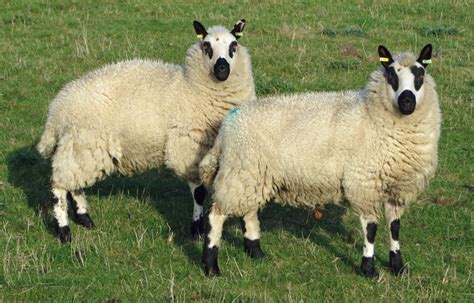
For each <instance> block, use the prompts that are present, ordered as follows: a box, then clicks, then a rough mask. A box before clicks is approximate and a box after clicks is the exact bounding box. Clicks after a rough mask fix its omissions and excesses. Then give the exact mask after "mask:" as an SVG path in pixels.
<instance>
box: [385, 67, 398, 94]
mask: <svg viewBox="0 0 474 303" xmlns="http://www.w3.org/2000/svg"><path fill="white" fill-rule="evenodd" d="M387 82H388V84H390V85H391V86H392V88H393V90H394V91H397V89H398V76H397V73H396V72H395V69H394V68H393V66H390V67H389V68H388V69H387Z"/></svg>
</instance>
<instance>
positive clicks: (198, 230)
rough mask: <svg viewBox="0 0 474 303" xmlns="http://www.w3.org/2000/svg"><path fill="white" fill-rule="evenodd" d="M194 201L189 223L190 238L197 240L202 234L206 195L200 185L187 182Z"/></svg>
mask: <svg viewBox="0 0 474 303" xmlns="http://www.w3.org/2000/svg"><path fill="white" fill-rule="evenodd" d="M188 185H189V188H190V189H191V194H192V195H193V200H194V210H193V222H192V223H191V236H192V239H193V240H198V239H200V238H201V237H202V235H203V234H204V220H203V204H204V199H205V198H206V195H207V190H206V188H205V187H204V186H203V185H202V184H201V185H198V184H196V183H193V182H188Z"/></svg>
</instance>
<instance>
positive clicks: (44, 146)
mask: <svg viewBox="0 0 474 303" xmlns="http://www.w3.org/2000/svg"><path fill="white" fill-rule="evenodd" d="M57 142H58V134H57V132H56V129H55V128H54V127H53V126H52V125H50V124H49V123H46V128H45V130H44V133H43V135H42V136H41V139H40V141H39V143H38V145H36V149H37V150H38V152H39V153H40V154H41V156H43V158H49V157H51V156H52V155H53V153H54V150H55V149H56V145H57Z"/></svg>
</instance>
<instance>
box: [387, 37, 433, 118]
mask: <svg viewBox="0 0 474 303" xmlns="http://www.w3.org/2000/svg"><path fill="white" fill-rule="evenodd" d="M431 50H432V47H431V44H428V45H426V46H425V47H424V48H423V50H422V51H421V54H420V57H419V58H418V59H417V60H416V62H414V63H413V64H410V65H406V64H402V63H403V62H399V61H394V60H393V59H392V56H391V55H390V52H389V51H388V50H387V49H386V48H385V47H384V46H379V55H380V60H381V62H382V65H383V66H384V67H385V78H386V80H387V84H388V85H387V91H388V95H389V97H390V99H391V100H392V103H393V105H394V107H395V108H398V110H399V111H400V113H402V114H403V115H410V114H412V113H413V112H414V111H415V108H416V106H417V104H418V105H419V104H420V102H421V101H422V100H423V93H424V90H423V83H424V76H425V68H426V66H427V65H428V63H430V62H431Z"/></svg>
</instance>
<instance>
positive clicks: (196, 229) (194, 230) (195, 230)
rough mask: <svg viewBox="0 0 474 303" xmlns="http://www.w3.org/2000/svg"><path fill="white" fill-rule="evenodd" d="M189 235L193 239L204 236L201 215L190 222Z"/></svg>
mask: <svg viewBox="0 0 474 303" xmlns="http://www.w3.org/2000/svg"><path fill="white" fill-rule="evenodd" d="M191 237H192V239H193V240H194V241H197V240H200V239H202V238H203V237H204V220H203V218H202V217H201V218H199V220H197V221H193V222H192V223H191Z"/></svg>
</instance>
